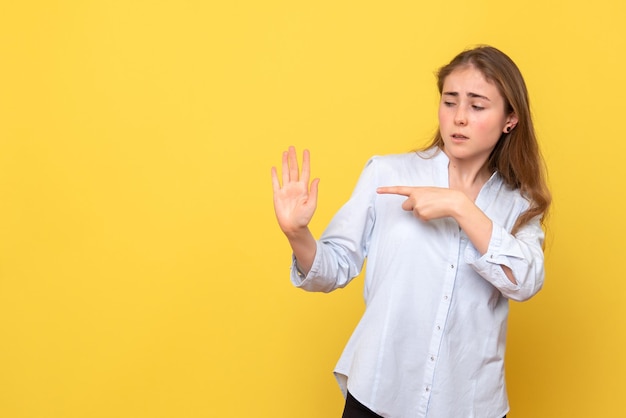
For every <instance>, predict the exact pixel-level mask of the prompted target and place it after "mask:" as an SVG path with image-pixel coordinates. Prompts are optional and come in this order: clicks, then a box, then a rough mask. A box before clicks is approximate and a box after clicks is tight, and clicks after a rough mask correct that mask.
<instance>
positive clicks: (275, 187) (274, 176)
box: [272, 167, 280, 193]
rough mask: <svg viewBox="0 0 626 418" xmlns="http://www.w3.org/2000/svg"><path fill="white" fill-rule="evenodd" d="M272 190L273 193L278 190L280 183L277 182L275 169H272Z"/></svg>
mask: <svg viewBox="0 0 626 418" xmlns="http://www.w3.org/2000/svg"><path fill="white" fill-rule="evenodd" d="M272 190H274V193H276V192H277V191H279V190H280V182H279V181H278V171H277V170H276V167H272Z"/></svg>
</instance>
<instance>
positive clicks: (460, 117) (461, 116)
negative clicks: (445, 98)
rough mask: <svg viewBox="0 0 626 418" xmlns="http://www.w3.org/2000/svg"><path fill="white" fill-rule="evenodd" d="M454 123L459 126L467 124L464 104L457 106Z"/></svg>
mask: <svg viewBox="0 0 626 418" xmlns="http://www.w3.org/2000/svg"><path fill="white" fill-rule="evenodd" d="M454 123H455V124H456V125H459V126H465V125H467V115H466V113H465V109H463V107H462V106H458V107H457V108H456V112H455V114H454Z"/></svg>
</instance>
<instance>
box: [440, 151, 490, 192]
mask: <svg viewBox="0 0 626 418" xmlns="http://www.w3.org/2000/svg"><path fill="white" fill-rule="evenodd" d="M448 159H449V160H450V162H449V164H448V184H449V187H450V188H451V189H453V190H459V191H462V192H464V193H465V194H466V195H467V196H468V197H469V198H470V199H472V200H475V199H476V197H477V196H478V193H479V192H480V190H481V189H482V187H483V186H484V185H485V183H486V182H487V181H488V180H489V178H490V177H491V175H492V173H491V171H490V170H489V168H488V166H487V161H465V160H458V159H454V158H450V156H448Z"/></svg>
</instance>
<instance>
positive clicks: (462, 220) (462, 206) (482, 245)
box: [454, 194, 517, 284]
mask: <svg viewBox="0 0 626 418" xmlns="http://www.w3.org/2000/svg"><path fill="white" fill-rule="evenodd" d="M454 218H455V219H456V221H457V223H458V224H459V226H460V227H461V229H462V230H463V231H464V232H465V234H466V235H467V237H468V239H469V240H470V241H471V243H472V244H473V245H474V247H475V248H476V250H477V251H478V252H479V253H480V254H485V253H486V252H487V250H488V249H489V242H490V241H491V234H492V231H493V222H492V221H491V219H489V217H487V215H485V213H484V212H483V211H482V210H480V208H478V206H476V204H474V202H472V201H471V200H470V199H469V198H467V197H466V196H465V195H464V194H462V197H461V199H460V202H459V204H458V205H456V211H455V214H454ZM501 267H502V270H503V271H504V274H505V275H506V277H507V278H508V279H509V280H510V281H511V283H513V284H517V281H516V280H515V276H514V275H513V271H512V270H511V269H510V268H509V267H507V266H504V265H501Z"/></svg>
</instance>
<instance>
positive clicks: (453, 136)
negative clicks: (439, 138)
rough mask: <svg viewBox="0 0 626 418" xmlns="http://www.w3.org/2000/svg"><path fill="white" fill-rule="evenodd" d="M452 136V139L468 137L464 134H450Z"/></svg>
mask: <svg viewBox="0 0 626 418" xmlns="http://www.w3.org/2000/svg"><path fill="white" fill-rule="evenodd" d="M452 138H454V139H469V138H468V137H466V136H465V135H462V134H452Z"/></svg>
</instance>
